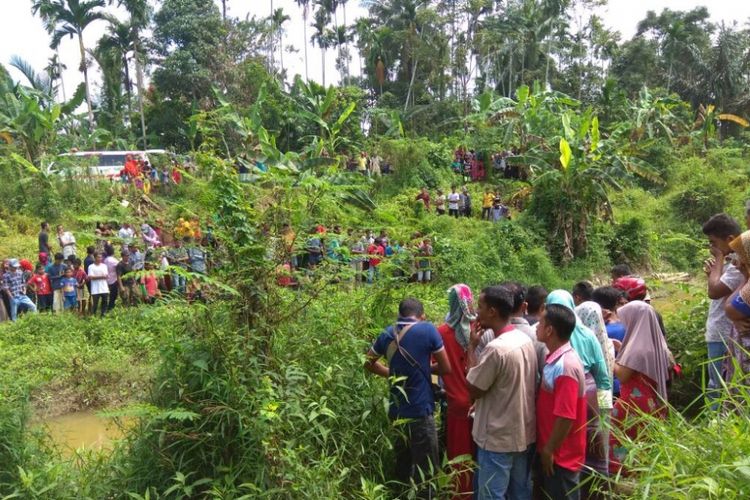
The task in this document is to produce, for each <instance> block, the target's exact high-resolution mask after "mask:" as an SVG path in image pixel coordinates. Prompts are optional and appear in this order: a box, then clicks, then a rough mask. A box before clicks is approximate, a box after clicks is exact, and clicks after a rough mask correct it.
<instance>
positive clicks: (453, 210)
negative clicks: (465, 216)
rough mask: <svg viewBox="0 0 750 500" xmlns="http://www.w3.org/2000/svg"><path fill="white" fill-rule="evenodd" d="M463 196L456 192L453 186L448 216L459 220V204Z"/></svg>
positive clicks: (449, 196) (449, 197) (449, 199)
mask: <svg viewBox="0 0 750 500" xmlns="http://www.w3.org/2000/svg"><path fill="white" fill-rule="evenodd" d="M460 201H461V195H460V194H458V193H457V192H456V186H451V194H449V195H448V215H452V216H453V217H456V218H458V204H459V202H460Z"/></svg>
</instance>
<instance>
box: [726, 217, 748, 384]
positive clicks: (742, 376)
mask: <svg viewBox="0 0 750 500" xmlns="http://www.w3.org/2000/svg"><path fill="white" fill-rule="evenodd" d="M729 247H730V248H731V249H732V250H733V251H734V253H735V255H736V259H735V260H736V264H737V268H738V269H739V270H740V271H741V272H742V275H743V277H744V280H743V285H741V286H740V287H739V288H738V289H737V290H735V291H734V293H732V295H731V296H729V298H728V299H727V301H726V305H725V306H724V312H726V314H727V318H729V319H730V320H731V321H732V323H733V324H734V328H733V329H732V333H731V336H730V341H729V352H730V353H731V355H732V363H730V364H729V368H730V371H729V373H727V380H729V381H732V382H735V383H736V384H737V385H742V386H747V385H750V377H749V376H750V281H747V280H748V276H750V231H745V232H743V233H742V234H741V235H739V236H738V237H737V238H735V239H734V240H732V242H731V243H730V244H729Z"/></svg>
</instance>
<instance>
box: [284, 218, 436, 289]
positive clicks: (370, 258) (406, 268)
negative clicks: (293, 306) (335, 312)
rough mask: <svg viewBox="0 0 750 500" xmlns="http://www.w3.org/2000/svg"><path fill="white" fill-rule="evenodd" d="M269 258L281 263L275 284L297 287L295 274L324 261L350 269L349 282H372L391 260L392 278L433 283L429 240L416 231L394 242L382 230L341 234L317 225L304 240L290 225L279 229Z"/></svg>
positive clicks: (334, 227) (336, 227)
mask: <svg viewBox="0 0 750 500" xmlns="http://www.w3.org/2000/svg"><path fill="white" fill-rule="evenodd" d="M269 248H270V249H272V250H273V252H271V255H269V258H270V259H273V260H275V261H278V262H281V264H280V265H279V269H278V270H277V271H278V273H277V274H278V280H277V281H278V283H279V284H280V285H282V286H296V285H297V284H298V283H297V281H296V280H295V278H294V271H304V270H312V269H315V268H316V267H317V266H319V265H320V264H322V263H323V262H324V261H326V262H328V263H330V264H334V265H340V266H347V265H348V266H350V268H351V272H352V281H353V282H355V283H362V282H367V283H373V282H374V281H376V280H377V279H379V278H380V277H381V272H380V269H381V266H382V264H383V263H384V262H388V261H391V262H392V263H393V264H394V266H393V269H392V272H393V273H394V275H395V276H400V277H407V278H408V279H409V280H410V281H416V282H420V283H428V282H430V281H432V257H433V247H432V241H431V239H430V238H428V237H425V236H423V235H422V234H421V233H419V232H415V233H414V234H412V236H411V240H410V241H409V242H408V243H407V242H406V241H405V240H394V239H392V238H391V237H389V235H388V231H387V230H385V229H383V230H381V231H380V232H379V233H378V234H377V235H376V234H375V232H374V231H372V230H370V229H367V230H364V231H361V232H359V231H355V230H354V229H351V228H350V229H348V230H347V231H346V232H344V231H343V230H342V228H341V226H338V225H335V226H333V227H332V228H331V229H330V230H329V229H328V228H326V227H325V226H324V225H322V224H316V225H315V226H313V227H312V228H310V230H309V231H308V234H307V235H306V236H305V237H301V238H300V237H298V236H297V233H296V232H295V231H294V229H293V228H292V227H291V225H289V224H284V226H282V228H281V231H280V234H279V237H278V238H275V241H274V243H272V244H271V245H270V247H269Z"/></svg>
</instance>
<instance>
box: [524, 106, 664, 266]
mask: <svg viewBox="0 0 750 500" xmlns="http://www.w3.org/2000/svg"><path fill="white" fill-rule="evenodd" d="M558 123H559V124H560V125H561V133H560V134H559V135H558V137H557V138H556V141H555V142H556V143H557V148H556V150H553V149H549V150H547V151H545V152H544V153H542V154H540V155H539V156H538V158H539V159H540V160H543V162H544V163H542V162H540V163H539V164H538V165H537V166H538V167H541V170H540V171H539V172H537V174H538V175H537V176H536V177H535V178H534V180H533V188H534V191H533V195H532V207H531V208H532V211H533V212H534V213H536V214H537V216H538V217H540V218H541V219H542V220H544V221H545V222H546V223H547V227H548V229H549V231H550V233H549V237H550V241H551V243H552V244H553V246H555V247H557V250H558V251H559V254H560V257H561V260H562V261H563V262H570V261H571V260H572V259H573V258H574V257H580V256H583V255H585V253H586V251H587V248H588V229H589V226H590V224H591V222H592V221H593V220H594V219H595V218H597V217H600V216H608V215H609V214H610V210H609V190H611V189H615V190H619V189H621V182H622V181H625V180H628V179H629V178H632V176H633V175H637V176H643V177H648V178H649V179H651V180H652V181H656V182H658V181H659V178H658V176H657V175H656V174H655V173H654V172H653V170H651V168H650V167H649V166H648V165H647V164H645V163H644V162H642V161H640V160H638V159H637V158H635V157H632V156H629V155H628V154H627V152H626V151H625V149H624V148H623V146H622V145H621V141H619V140H617V139H612V138H611V137H603V136H602V134H601V132H600V130H599V119H598V117H597V116H596V115H594V113H593V112H592V111H591V110H590V109H589V110H586V111H585V112H583V113H580V114H576V113H573V112H571V111H568V112H566V113H564V114H563V115H562V117H561V119H560V121H559V122H558Z"/></svg>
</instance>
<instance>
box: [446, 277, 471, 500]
mask: <svg viewBox="0 0 750 500" xmlns="http://www.w3.org/2000/svg"><path fill="white" fill-rule="evenodd" d="M448 307H449V311H448V317H447V318H446V320H445V323H443V324H442V325H440V326H439V327H438V333H440V337H441V338H442V339H443V345H444V346H445V352H446V354H447V355H448V361H449V362H450V365H451V373H450V374H449V375H444V376H443V385H444V387H445V394H446V400H447V403H448V410H447V412H446V416H445V419H446V431H445V434H446V438H445V441H446V453H447V456H448V460H449V461H450V460H453V459H454V458H456V457H459V456H461V455H470V456H473V455H474V453H475V451H476V450H475V446H474V440H473V439H472V437H471V428H472V424H473V420H472V418H471V417H470V416H469V412H470V410H471V396H470V395H469V384H468V382H467V381H466V371H467V364H466V351H467V349H468V347H469V341H470V340H471V328H472V323H473V322H474V321H476V319H477V314H476V312H475V311H474V296H473V295H472V293H471V288H469V287H468V286H467V285H464V284H463V283H460V284H458V285H454V286H452V287H451V288H449V289H448ZM453 468H454V470H455V471H456V473H457V476H456V482H455V489H456V495H454V496H453V499H454V500H469V499H471V498H472V495H471V491H472V490H473V485H472V479H473V473H472V472H471V470H470V469H469V470H467V467H466V464H464V463H459V464H455V465H454V467H453Z"/></svg>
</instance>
